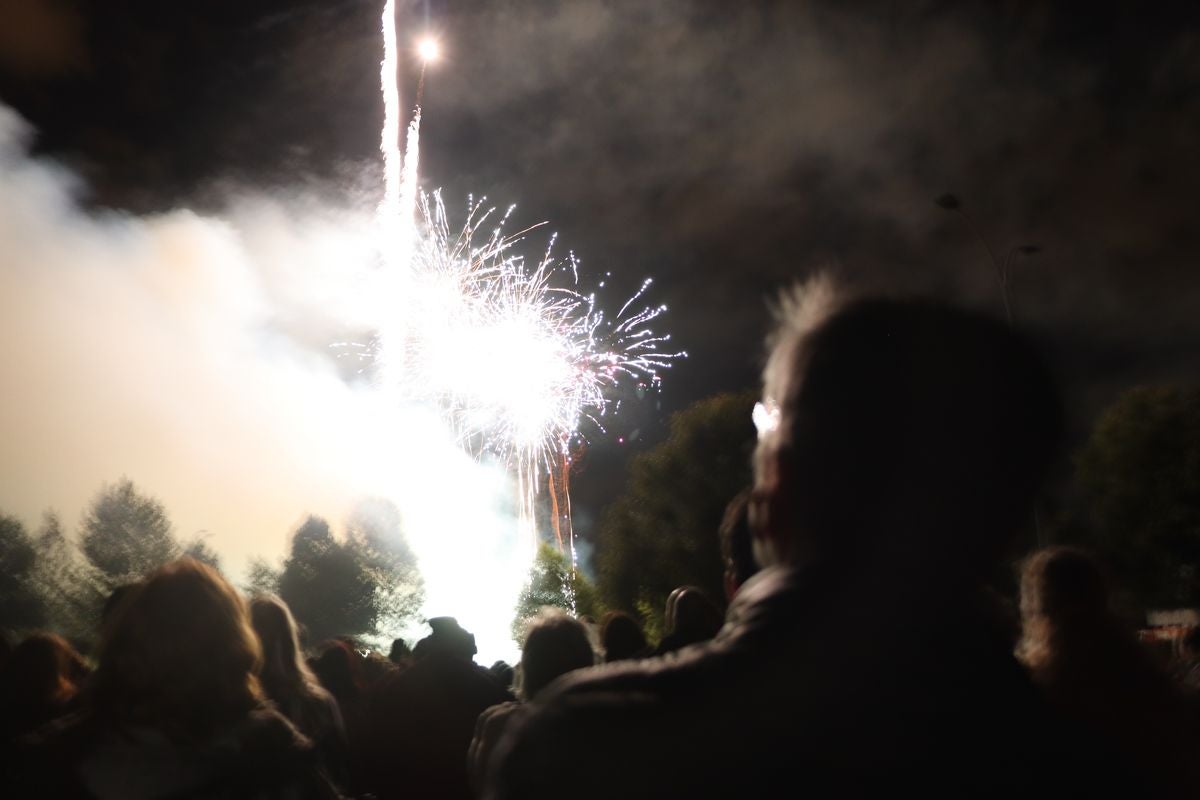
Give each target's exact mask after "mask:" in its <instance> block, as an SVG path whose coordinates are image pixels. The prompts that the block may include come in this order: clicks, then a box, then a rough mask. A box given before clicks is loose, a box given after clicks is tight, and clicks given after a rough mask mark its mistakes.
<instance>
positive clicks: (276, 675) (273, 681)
mask: <svg viewBox="0 0 1200 800" xmlns="http://www.w3.org/2000/svg"><path fill="white" fill-rule="evenodd" d="M250 622H251V625H252V626H253V627H254V632H255V633H256V634H258V641H259V643H260V644H261V645H262V651H263V666H262V672H261V674H260V676H259V677H260V680H261V681H262V684H263V688H264V689H265V690H266V692H267V694H268V695H270V697H271V698H272V699H275V700H281V699H282V698H283V697H286V696H289V695H292V694H295V693H297V692H303V691H305V690H307V689H309V688H310V687H313V686H316V685H317V679H316V677H315V676H314V675H313V674H312V672H311V671H310V670H309V668H308V665H307V664H306V663H305V662H304V656H303V653H301V651H300V637H299V634H298V633H297V631H296V621H295V620H294V619H293V618H292V612H291V611H290V610H289V609H288V607H287V604H286V603H284V602H283V601H282V600H280V599H279V598H278V597H276V596H275V595H273V594H270V595H262V596H259V597H256V598H254V599H253V600H251V601H250Z"/></svg>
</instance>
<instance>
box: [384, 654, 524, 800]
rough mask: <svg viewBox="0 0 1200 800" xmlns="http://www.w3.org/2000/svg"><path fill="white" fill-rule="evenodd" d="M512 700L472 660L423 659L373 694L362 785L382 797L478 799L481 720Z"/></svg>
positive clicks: (391, 678)
mask: <svg viewBox="0 0 1200 800" xmlns="http://www.w3.org/2000/svg"><path fill="white" fill-rule="evenodd" d="M511 699H512V695H510V694H509V693H508V692H507V691H505V690H504V689H503V688H501V687H500V685H499V684H498V683H497V682H496V680H495V679H494V678H493V677H492V676H491V675H490V674H488V672H487V671H486V670H484V669H483V668H481V667H479V666H478V665H476V664H475V663H474V662H472V661H470V660H469V659H467V658H462V657H454V656H450V655H446V654H439V653H435V654H432V655H427V656H424V657H421V658H418V659H417V661H416V663H414V664H413V665H412V666H411V667H409V668H408V669H407V670H405V671H404V672H400V673H397V674H394V675H390V676H388V677H387V678H385V679H384V680H383V681H382V682H381V683H380V684H379V685H378V686H377V687H376V688H375V690H374V691H373V692H372V694H371V702H370V711H369V713H368V720H369V721H368V729H367V730H368V735H367V737H366V741H365V743H364V751H365V752H364V768H363V770H362V772H363V773H364V775H363V786H362V787H361V788H362V789H363V790H364V791H369V792H371V793H373V794H375V795H376V796H378V797H379V798H380V800H390V798H398V799H402V800H407V799H408V798H422V800H472V798H473V796H474V795H473V793H472V791H471V788H470V784H469V782H468V777H467V750H468V748H469V747H470V744H471V737H472V735H473V734H474V732H475V722H476V720H477V719H478V717H479V714H480V713H481V712H482V711H484V709H486V708H488V707H489V706H493V705H496V704H497V703H503V702H505V701H506V700H511Z"/></svg>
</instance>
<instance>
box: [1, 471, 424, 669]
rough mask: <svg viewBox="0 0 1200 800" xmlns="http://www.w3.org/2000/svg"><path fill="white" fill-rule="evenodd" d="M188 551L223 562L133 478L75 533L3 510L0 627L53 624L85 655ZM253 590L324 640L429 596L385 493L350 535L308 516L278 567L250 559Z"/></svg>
mask: <svg viewBox="0 0 1200 800" xmlns="http://www.w3.org/2000/svg"><path fill="white" fill-rule="evenodd" d="M181 556H190V557H192V558H196V559H198V560H200V561H203V562H204V563H206V564H208V565H210V566H212V567H214V568H216V569H218V570H220V569H221V564H220V559H219V557H218V555H217V553H216V552H215V551H214V550H213V549H212V548H211V547H210V546H209V545H208V544H207V543H206V542H205V541H204V540H203V539H201V538H195V539H191V540H181V539H180V537H179V536H178V535H177V533H176V532H175V529H174V527H173V525H172V523H171V521H170V518H169V516H168V514H167V510H166V508H165V507H164V506H163V504H162V503H161V502H160V501H159V500H157V499H156V498H154V497H152V496H150V495H147V494H145V493H143V492H142V491H141V490H139V489H138V487H137V486H136V485H135V484H134V483H133V481H131V480H129V479H128V478H122V479H121V480H119V481H117V482H116V483H115V484H112V485H107V486H104V487H103V488H102V489H101V490H100V491H99V492H98V493H97V495H96V496H95V497H94V498H93V500H92V502H91V504H90V505H89V506H88V508H87V510H86V512H85V513H84V515H83V519H82V521H81V523H80V527H79V531H78V535H77V536H74V537H72V536H69V535H68V534H67V533H66V532H65V531H64V530H63V526H62V522H61V520H60V519H59V517H58V515H57V514H55V513H54V512H52V511H48V512H46V514H45V515H44V517H43V519H42V522H41V525H40V526H39V527H38V528H37V530H35V531H34V532H32V533H30V532H28V531H26V529H25V526H24V525H23V524H22V522H21V521H20V520H18V519H17V518H15V517H12V516H8V515H3V514H0V628H6V629H10V630H31V629H35V628H45V629H50V630H54V631H57V632H59V633H60V634H62V635H63V636H65V637H67V638H68V639H70V640H71V641H72V642H73V643H76V644H77V645H78V646H80V648H81V649H83V650H85V651H86V650H87V649H90V646H91V645H92V644H94V642H95V639H96V637H97V635H98V631H99V626H100V614H101V610H102V608H103V605H104V602H105V600H106V599H107V598H108V596H109V594H110V593H111V592H112V591H113V590H114V589H116V588H117V587H119V586H122V585H126V584H130V583H133V582H135V581H137V580H139V579H141V578H142V577H143V576H145V575H146V574H148V573H149V572H151V571H153V570H154V569H156V568H157V567H159V566H161V565H163V564H166V563H167V562H169V561H172V560H174V559H176V558H179V557H181ZM243 588H245V589H246V590H247V591H248V592H249V593H256V592H274V593H276V594H278V595H279V596H280V597H281V598H282V599H283V600H284V602H286V603H287V604H288V605H289V606H290V607H291V609H292V612H293V614H294V615H295V616H296V618H297V620H298V621H299V622H300V623H301V624H302V625H303V626H304V628H305V630H306V631H307V635H308V637H309V638H310V640H311V641H314V642H316V641H320V640H322V639H326V638H330V637H333V636H338V635H351V636H390V635H392V634H393V633H394V632H396V631H399V630H400V629H402V628H403V627H404V626H405V625H406V624H407V623H408V622H410V621H412V620H414V619H415V618H416V617H417V615H418V614H419V613H420V609H421V604H422V602H423V599H424V583H423V581H422V578H421V574H420V571H419V570H418V568H417V561H416V557H415V555H414V554H413V552H412V550H411V548H410V547H409V545H408V542H407V540H406V538H405V536H404V532H403V529H402V525H401V517H400V512H399V510H398V509H396V507H395V506H394V505H393V504H391V503H389V502H387V501H383V500H369V501H365V502H363V503H360V504H359V505H358V506H357V507H356V509H355V510H354V512H353V513H352V514H351V516H350V519H349V521H348V523H347V525H346V529H345V531H344V533H343V535H341V536H338V535H335V534H334V532H333V530H332V528H331V527H330V525H329V523H328V522H326V521H325V520H324V519H322V518H320V517H316V516H309V517H308V518H307V519H306V520H305V521H304V523H303V524H302V525H301V526H300V527H299V529H298V530H297V531H296V532H295V534H294V535H293V537H292V540H291V544H290V547H289V550H288V552H287V554H286V555H285V557H284V559H283V560H282V562H281V563H280V564H278V565H273V564H271V563H269V562H267V561H265V560H263V559H255V560H254V561H252V562H251V565H250V570H249V580H248V584H247V585H246V586H245V587H243Z"/></svg>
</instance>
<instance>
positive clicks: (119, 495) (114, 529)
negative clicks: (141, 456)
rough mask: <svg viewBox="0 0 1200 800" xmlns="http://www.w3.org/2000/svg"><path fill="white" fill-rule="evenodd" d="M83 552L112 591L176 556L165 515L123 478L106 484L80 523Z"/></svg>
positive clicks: (155, 502)
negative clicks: (113, 483)
mask: <svg viewBox="0 0 1200 800" xmlns="http://www.w3.org/2000/svg"><path fill="white" fill-rule="evenodd" d="M82 546H83V553H84V555H85V556H87V559H88V561H89V562H90V563H91V564H92V566H94V567H95V568H96V569H97V570H98V571H99V572H100V575H101V578H102V580H103V581H104V584H105V586H106V587H107V588H108V589H110V590H111V589H113V588H115V587H117V586H119V585H121V584H123V583H129V582H131V581H136V580H139V579H141V578H143V577H144V576H145V575H146V574H147V573H149V572H151V571H153V570H154V569H157V568H158V567H160V566H162V565H163V564H166V563H167V562H169V561H171V560H173V559H175V558H176V557H178V556H179V552H180V548H179V543H178V542H176V541H175V535H174V533H173V531H172V529H171V521H170V520H169V519H168V518H167V511H166V509H165V508H164V507H163V504H162V503H160V502H159V501H158V500H156V499H155V498H153V497H148V496H146V495H142V494H140V493H139V492H138V490H137V488H136V487H135V486H134V485H133V481H131V480H129V479H128V478H122V479H121V480H119V481H118V482H117V483H116V485H115V486H111V487H110V486H105V487H104V488H103V489H101V490H100V493H99V494H97V495H96V498H95V499H94V500H93V501H92V505H91V507H90V508H89V510H88V512H87V514H86V515H85V516H84V519H83V537H82Z"/></svg>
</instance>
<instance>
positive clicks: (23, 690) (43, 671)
mask: <svg viewBox="0 0 1200 800" xmlns="http://www.w3.org/2000/svg"><path fill="white" fill-rule="evenodd" d="M81 664H82V659H81V658H80V657H79V654H78V653H76V652H75V648H73V647H71V645H70V644H69V643H68V642H67V640H66V639H64V638H62V637H61V636H56V635H54V634H53V633H34V634H31V635H30V636H28V637H26V639H25V640H24V641H23V642H21V643H20V644H19V645H17V646H16V647H15V648H13V651H12V654H11V655H10V656H9V659H8V661H7V662H6V663H5V664H4V667H3V671H2V672H0V675H3V678H2V679H0V686H2V690H0V691H2V692H3V697H4V700H5V701H6V702H5V705H7V704H8V703H9V702H11V701H13V700H18V701H27V702H34V703H56V702H65V701H66V700H68V699H70V698H71V697H72V696H74V694H75V692H76V690H77V689H78V687H77V685H76V683H77V678H78V675H79V672H80V665H81Z"/></svg>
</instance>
